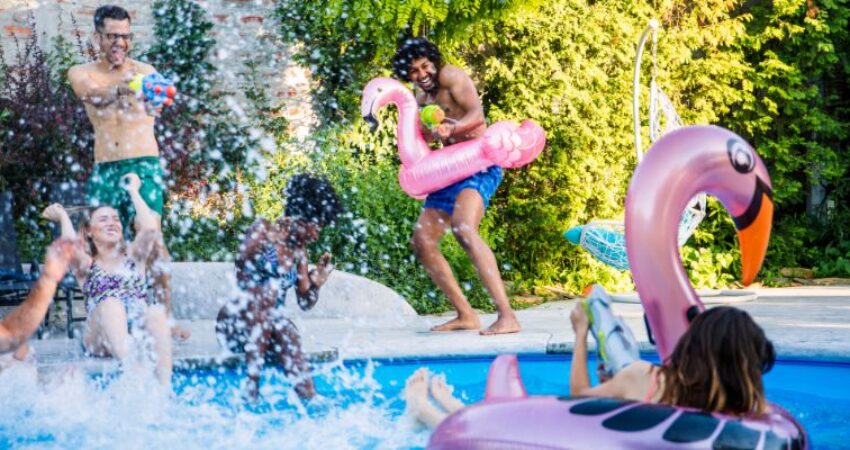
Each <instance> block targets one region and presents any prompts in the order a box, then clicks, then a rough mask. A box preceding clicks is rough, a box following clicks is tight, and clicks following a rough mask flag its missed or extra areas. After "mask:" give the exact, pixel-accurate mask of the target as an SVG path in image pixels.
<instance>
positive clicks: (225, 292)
mask: <svg viewBox="0 0 850 450" xmlns="http://www.w3.org/2000/svg"><path fill="white" fill-rule="evenodd" d="M173 285H174V295H175V311H174V312H175V317H176V318H177V319H178V322H179V323H180V324H181V325H182V326H184V327H185V328H187V329H189V330H191V332H192V337H191V338H190V339H189V340H188V341H187V342H185V343H175V346H174V355H175V359H176V361H177V363H178V364H179V365H184V366H185V365H193V364H198V363H200V364H204V365H206V364H211V363H213V364H237V363H238V362H239V361H240V360H241V358H242V356H241V355H233V354H229V353H227V352H225V351H224V350H222V349H221V348H220V346H219V344H218V342H217V340H216V337H215V332H214V329H215V321H214V319H215V315H216V313H217V311H218V309H219V308H220V305H221V304H222V302H223V301H225V300H226V299H227V298H230V297H231V296H233V295H237V293H238V291H237V290H236V289H235V286H234V283H233V275H232V266H231V265H230V264H227V263H203V264H197V263H181V264H176V265H175V271H174V283H173ZM754 292H755V293H757V294H758V299H757V300H755V301H752V302H747V303H739V304H737V305H736V306H738V307H740V308H743V309H745V310H747V311H749V312H750V313H751V314H752V315H753V316H754V317H755V319H756V321H757V322H758V323H759V324H760V325H761V326H762V327H763V328H764V329H765V331H766V332H767V334H768V336H769V337H770V338H771V339H772V340H773V342H774V344H775V345H776V348H777V351H778V353H779V356H780V357H781V358H791V359H796V358H806V359H808V358H817V359H824V360H830V361H843V362H850V287H836V286H830V287H794V288H778V289H755V290H754ZM289 295H290V296H292V293H291V292H290V294H289ZM287 303H288V306H287V307H288V308H290V309H291V316H292V317H293V320H294V321H295V322H296V324H297V325H298V327H299V329H300V331H301V334H302V340H303V344H304V347H305V351H306V352H308V353H309V354H310V355H311V358H312V359H313V360H318V361H321V360H325V361H326V360H332V359H336V358H342V359H362V358H395V357H441V356H455V355H487V354H496V353H568V352H570V351H571V350H572V348H573V345H574V342H575V336H574V334H573V333H572V330H571V328H570V323H569V313H570V310H571V309H572V308H573V306H574V303H575V301H574V300H570V301H556V302H550V303H545V304H542V305H539V306H536V307H533V308H529V309H525V310H522V311H518V313H517V314H518V316H519V320H520V322H521V324H522V326H523V330H522V332H521V333H518V334H512V335H502V336H488V337H484V336H480V335H479V334H478V333H477V332H473V331H465V332H451V333H434V332H430V331H428V330H429V328H430V327H431V326H433V325H435V324H438V323H441V322H442V321H445V320H448V319H449V318H450V317H451V314H446V315H443V316H418V315H416V313H415V312H414V311H413V309H412V308H410V306H409V305H407V303H406V302H405V301H404V299H403V298H401V297H400V296H399V295H398V294H396V293H395V292H393V291H392V290H390V289H388V288H386V287H385V286H381V285H379V284H377V283H374V282H372V281H369V280H366V279H365V278H361V277H358V276H355V275H351V274H347V273H344V272H339V271H337V272H335V273H334V274H333V275H332V277H331V279H330V280H329V282H328V285H327V286H326V287H325V288H323V290H322V293H321V295H320V300H319V303H318V305H317V306H316V308H314V309H313V310H312V311H308V312H302V311H300V310H298V308H297V307H295V306H292V305H293V304H294V303H295V302H294V301H288V302H287ZM614 310H615V312H616V313H617V314H619V315H621V316H623V317H624V318H625V319H626V321H627V322H628V324H629V325H630V326H631V327H632V329H633V330H634V332H635V335H636V336H637V338H638V340H639V341H640V342H641V345H642V347H643V348H644V350H647V351H651V350H652V349H653V347H652V345H651V344H650V343H649V342H648V340H647V334H646V329H645V326H644V323H643V308H642V307H641V305H639V304H630V303H615V304H614ZM494 320H495V315H494V314H482V315H481V321H482V326H486V325H489V324H490V323H491V322H492V321H494ZM33 346H34V348H35V349H36V352H35V353H36V357H37V360H38V361H39V363H40V366H41V367H44V368H45V369H46V370H49V369H50V368H58V367H62V366H66V365H68V364H73V365H81V366H83V367H84V368H86V369H88V370H94V371H101V370H109V368H110V367H113V366H114V365H115V362H114V361H112V360H108V359H106V360H99V359H90V358H85V357H84V355H83V353H82V350H81V347H80V342H79V340H78V339H74V340H72V339H68V338H65V333H63V332H54V333H51V334H50V335H49V336H48V337H47V338H46V339H43V340H33ZM591 346H593V342H591Z"/></svg>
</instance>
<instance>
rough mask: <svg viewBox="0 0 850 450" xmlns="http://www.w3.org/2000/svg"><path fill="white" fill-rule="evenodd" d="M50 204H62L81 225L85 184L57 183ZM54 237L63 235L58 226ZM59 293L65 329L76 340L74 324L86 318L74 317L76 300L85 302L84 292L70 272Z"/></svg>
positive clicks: (58, 289) (60, 286)
mask: <svg viewBox="0 0 850 450" xmlns="http://www.w3.org/2000/svg"><path fill="white" fill-rule="evenodd" d="M50 203H60V204H62V205H63V206H65V207H66V210H67V211H68V214H69V215H70V217H71V222H72V223H74V224H78V223H79V220H78V219H79V218H80V213H81V212H82V210H83V209H85V208H80V207H79V206H81V205H86V186H85V184H84V183H79V182H76V181H62V182H56V183H53V184H52V185H51V188H50ZM51 226H52V227H53V237H54V238H57V237H59V236H60V234H61V230H60V227H59V225H58V224H55V223H54V224H52V225H51ZM57 292H58V293H61V295H62V298H63V299H64V300H65V329H66V330H67V334H68V338H69V339H73V338H74V328H73V326H74V322H84V321H85V320H86V316H81V317H75V316H74V300H78V301H83V300H84V298H83V292H82V291H81V290H80V287H79V285H78V284H77V280H76V278H74V276H73V275H72V274H71V273H70V272H68V273H66V274H65V278H63V279H62V282H60V283H59V287H58V288H57Z"/></svg>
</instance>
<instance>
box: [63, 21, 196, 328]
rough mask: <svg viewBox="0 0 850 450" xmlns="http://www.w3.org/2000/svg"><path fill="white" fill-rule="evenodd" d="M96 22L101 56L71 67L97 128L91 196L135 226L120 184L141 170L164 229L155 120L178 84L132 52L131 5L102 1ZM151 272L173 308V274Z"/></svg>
mask: <svg viewBox="0 0 850 450" xmlns="http://www.w3.org/2000/svg"><path fill="white" fill-rule="evenodd" d="M94 27H95V32H94V33H93V35H92V40H93V43H94V44H95V47H96V48H97V49H98V51H99V55H98V59H97V61H94V62H91V63H86V64H80V65H76V66H74V67H71V69H70V70H69V71H68V78H69V79H70V81H71V87H72V88H73V89H74V93H76V94H77V96H78V97H79V98H80V99H81V100H82V101H83V104H84V105H85V108H86V114H87V115H88V118H89V120H90V121H91V123H92V127H93V128H94V134H95V142H94V166H93V168H92V174H91V177H90V178H89V182H88V200H89V203H91V204H92V205H93V206H99V205H109V206H112V207H113V208H115V209H116V210H117V211H118V213H119V215H120V217H121V223H122V226H123V229H125V230H132V229H134V228H135V227H133V226H132V223H131V221H133V220H134V219H135V209H134V208H133V203H132V201H131V200H130V198H129V196H128V195H127V194H126V191H125V190H124V189H118V188H116V186H119V184H120V180H121V178H122V177H123V176H124V175H126V174H128V173H131V172H132V173H136V174H137V175H138V176H139V178H140V179H141V181H142V186H141V188H140V190H139V192H140V194H141V195H142V198H143V199H144V201H145V203H147V204H148V206H149V207H150V208H151V210H153V211H154V212H155V213H156V214H157V216H156V218H157V221H158V226H159V228H160V229H161V228H162V209H163V188H164V185H163V170H162V166H161V165H160V161H159V146H158V144H157V141H156V137H155V136H154V120H155V118H156V116H157V115H158V114H159V112H160V111H161V110H162V108H163V107H164V106H167V105H168V104H170V103H171V101H172V100H171V99H172V98H173V96H174V94H175V88H174V86H173V85H172V84H171V83H170V82H169V81H167V80H165V79H164V78H162V77H161V76H160V75H159V74H157V73H156V70H155V69H154V68H153V67H152V66H150V65H149V64H145V63H142V62H139V61H136V60H133V59H131V58H129V57H128V56H127V54H128V53H129V51H130V47H131V45H132V43H133V33H131V32H130V14H129V13H128V12H127V10H125V9H124V8H121V7H120V6H113V5H104V6H101V7H99V8H98V9H97V10H96V11H95V14H94ZM163 248H164V245H163ZM152 275H153V278H154V293H155V297H156V298H157V300H158V301H160V302H162V303H164V304H165V306H166V308H167V310H168V311H169V312H170V311H171V289H170V280H171V276H170V274H169V273H168V270H167V269H166V268H164V267H159V268H157V269H156V270H155V271H154V273H152ZM173 331H174V334H175V336H177V337H179V338H181V339H185V338H187V337H188V333H186V332H184V331H182V330H180V329H179V328H177V327H175V328H174V330H173Z"/></svg>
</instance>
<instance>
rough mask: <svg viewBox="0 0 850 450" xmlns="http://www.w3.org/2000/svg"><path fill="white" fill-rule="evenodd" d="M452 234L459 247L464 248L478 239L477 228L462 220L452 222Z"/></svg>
mask: <svg viewBox="0 0 850 450" xmlns="http://www.w3.org/2000/svg"><path fill="white" fill-rule="evenodd" d="M452 234H454V236H455V239H457V242H458V243H459V244H460V245H461V247H463V248H465V249H466V248H469V246H470V245H472V243H473V242H475V240H476V239H478V230H476V229H475V228H473V227H472V226H470V225H469V224H467V223H463V222H458V223H452Z"/></svg>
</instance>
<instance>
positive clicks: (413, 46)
mask: <svg viewBox="0 0 850 450" xmlns="http://www.w3.org/2000/svg"><path fill="white" fill-rule="evenodd" d="M392 63H393V71H394V73H395V75H396V77H398V78H400V79H402V80H405V81H409V82H412V83H413V85H414V87H415V93H416V100H417V101H418V102H419V105H420V106H425V105H432V104H436V105H438V106H439V107H440V108H442V109H443V111H444V112H445V116H446V118H447V120H445V122H444V123H442V124H440V125H439V126H437V127H435V128H434V129H433V130H423V131H427V132H425V133H423V134H425V135H426V137H430V138H431V139H432V140H434V141H439V142H442V143H445V144H455V143H458V142H463V141H467V140H470V139H475V138H477V137H480V136H481V135H482V134H483V133H484V131H485V130H486V129H487V126H486V124H485V123H484V108H483V107H482V106H481V100H480V99H479V97H478V92H477V90H476V89H475V84H474V83H473V82H472V79H471V78H469V75H467V74H466V72H464V71H463V69H460V68H459V67H456V66H453V65H450V64H443V61H442V56H441V55H440V51H439V49H437V47H436V46H435V45H434V44H432V43H431V42H428V41H427V40H425V39H422V38H415V39H408V40H406V41H405V42H404V43H403V44H402V45H401V47H399V49H398V51H397V52H396V54H395V56H393V60H392ZM501 181H502V169H501V168H500V167H498V166H492V167H490V168H489V169H487V170H484V171H482V172H479V173H477V174H475V175H472V176H471V177H469V178H466V179H464V180H461V181H459V182H457V183H455V184H453V185H451V186H447V187H445V188H443V189H441V190H439V191H436V192H433V193H431V194H430V195H428V198H427V199H426V200H425V207H424V208H423V209H422V213H421V214H420V216H419V220H418V222H417V223H416V227H415V229H414V231H413V239H412V241H413V249H414V251H415V252H416V257H417V258H419V261H421V262H422V265H424V266H425V269H426V270H427V271H428V275H430V277H431V280H433V281H434V284H436V285H437V286H438V287H439V288H440V289H441V290H442V291H443V293H445V294H446V297H448V298H449V300H450V301H451V302H452V305H453V306H454V307H455V309H456V310H457V317H456V318H454V319H452V320H450V321H448V322H446V323H444V324H441V325H438V326H435V327H433V328H432V329H431V330H432V331H454V330H473V329H474V330H478V329H480V326H481V325H480V322H479V319H478V315H477V314H476V313H475V311H474V310H473V309H472V306H470V304H469V301H468V300H467V299H466V296H464V295H463V291H462V290H461V288H460V285H459V284H458V282H457V280H456V279H455V277H454V275H453V274H452V270H451V267H449V263H448V261H446V258H445V257H444V256H443V254H442V252H441V251H440V239H442V237H443V235H444V234H445V233H446V231H447V229H448V228H449V227H451V229H452V232H453V233H454V235H455V238H456V239H457V241H458V242H459V243H460V245H461V246H462V247H463V249H464V250H465V251H466V254H467V255H469V258H470V259H471V260H472V264H474V265H475V268H476V269H477V270H478V276H479V277H481V281H482V283H483V284H484V287H485V288H486V289H487V291H488V292H489V293H490V296H491V297H492V298H493V301H494V302H495V304H496V309H497V311H498V313H499V318H498V319H497V320H496V322H494V323H493V324H492V325H490V327H489V328H487V329H485V330H483V331H481V334H484V335H490V334H503V333H516V332H518V331H519V330H520V326H519V322H517V319H516V315H515V314H514V312H513V310H511V306H510V303H509V302H508V295H507V293H506V292H505V285H504V283H503V282H502V276H501V274H500V273H499V266H498V264H497V263H496V257H495V255H493V251H492V250H491V249H490V247H489V246H488V245H487V243H486V242H484V240H483V239H481V236H480V235H479V234H478V226H479V225H480V224H481V219H482V218H483V217H484V212H485V211H486V209H487V206H488V205H489V204H490V198H491V197H492V196H493V193H495V192H496V189H497V188H498V187H499V183H501Z"/></svg>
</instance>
